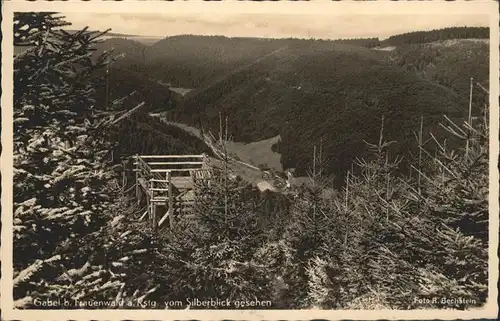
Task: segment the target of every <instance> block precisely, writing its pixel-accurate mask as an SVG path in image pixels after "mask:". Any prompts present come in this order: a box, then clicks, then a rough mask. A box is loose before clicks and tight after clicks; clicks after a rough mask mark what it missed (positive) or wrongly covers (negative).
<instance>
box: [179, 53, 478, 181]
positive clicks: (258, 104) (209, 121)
mask: <svg viewBox="0 0 500 321" xmlns="http://www.w3.org/2000/svg"><path fill="white" fill-rule="evenodd" d="M335 48H336V49H335V50H321V51H313V52H311V51H310V50H309V49H301V48H299V49H288V50H285V51H283V52H280V53H278V54H277V55H275V56H272V57H270V58H268V59H265V60H264V61H262V62H260V63H259V64H257V65H255V66H252V67H250V68H248V69H245V70H243V71H240V72H237V73H235V74H234V75H232V76H231V77H228V78H226V79H225V80H224V81H222V82H220V83H217V84H216V85H214V86H213V87H211V88H209V89H206V90H205V91H204V92H202V93H199V94H198V95H194V96H191V95H190V96H188V97H187V99H186V101H185V104H184V105H183V106H182V107H181V108H179V109H176V110H173V111H172V113H176V114H177V115H175V116H172V117H174V119H175V117H177V119H179V120H180V121H182V122H187V123H190V124H193V125H196V126H200V125H202V126H204V127H205V128H206V129H211V130H212V131H213V132H214V131H216V130H217V128H218V127H217V126H218V112H219V111H222V112H223V114H224V115H225V116H227V117H229V119H230V120H231V121H230V124H229V132H230V133H231V134H232V135H233V137H234V139H235V140H237V141H246V142H251V141H257V140H262V139H266V138H269V137H273V136H276V135H278V134H280V135H281V144H280V147H279V151H280V153H281V154H282V163H283V165H284V167H285V168H290V167H296V168H297V169H298V172H299V173H301V174H304V173H305V171H306V170H307V169H308V167H309V166H310V164H311V162H312V152H311V143H312V142H316V143H317V144H319V142H320V140H322V141H323V149H324V153H325V156H327V157H328V159H329V160H328V165H327V168H328V170H329V171H330V172H331V173H333V174H335V175H336V176H337V177H338V178H341V177H343V176H344V174H345V172H346V170H347V169H348V168H349V167H350V165H349V163H350V162H351V161H352V160H353V159H354V158H355V157H356V156H364V155H365V154H364V152H363V150H364V146H363V140H364V139H367V138H368V137H373V135H374V134H376V132H377V130H378V121H377V118H378V117H379V116H380V115H385V117H386V119H387V127H386V131H387V137H390V138H391V139H394V140H397V141H398V145H397V147H396V146H394V147H395V150H394V152H396V153H399V152H401V153H402V154H404V155H406V154H407V152H408V151H409V148H408V147H409V146H412V142H413V141H414V135H413V132H414V131H417V130H418V128H419V119H420V115H423V117H424V119H425V123H424V127H425V130H429V129H431V128H432V129H436V128H437V127H436V118H437V117H440V115H441V114H442V113H444V112H446V113H448V114H449V115H450V116H452V117H459V116H464V115H466V114H467V105H468V103H467V98H466V97H460V96H458V95H457V94H455V93H454V92H452V91H451V90H449V89H447V88H445V87H443V86H439V85H436V84H434V83H432V82H430V81H425V80H422V79H420V78H419V77H417V76H416V75H413V74H412V73H409V72H405V71H401V70H399V69H398V68H396V67H393V66H391V65H389V64H386V63H384V62H383V61H382V60H380V58H379V56H378V55H377V54H376V53H374V52H371V51H370V50H368V49H361V48H360V49H357V50H353V49H351V48H350V47H347V48H345V47H343V46H342V45H336V47H335ZM200 119H201V124H200V122H199V120H200ZM337 183H338V184H341V183H342V180H341V179H340V181H338V182H337Z"/></svg>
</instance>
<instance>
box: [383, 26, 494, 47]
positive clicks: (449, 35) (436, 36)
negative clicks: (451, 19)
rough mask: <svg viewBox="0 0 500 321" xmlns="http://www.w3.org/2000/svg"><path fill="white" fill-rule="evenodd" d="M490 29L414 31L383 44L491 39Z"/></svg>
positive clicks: (453, 28)
mask: <svg viewBox="0 0 500 321" xmlns="http://www.w3.org/2000/svg"><path fill="white" fill-rule="evenodd" d="M489 38H490V29H489V28H488V27H452V28H443V29H436V30H430V31H414V32H408V33H404V34H400V35H394V36H391V37H389V38H387V39H385V40H384V41H382V42H381V45H384V46H399V45H404V44H421V43H428V42H434V41H443V40H449V39H489Z"/></svg>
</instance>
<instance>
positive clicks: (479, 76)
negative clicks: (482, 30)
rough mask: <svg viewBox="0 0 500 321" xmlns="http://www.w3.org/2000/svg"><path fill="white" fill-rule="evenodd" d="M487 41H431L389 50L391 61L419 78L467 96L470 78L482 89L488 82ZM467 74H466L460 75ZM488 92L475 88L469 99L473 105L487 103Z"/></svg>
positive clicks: (486, 86)
mask: <svg viewBox="0 0 500 321" xmlns="http://www.w3.org/2000/svg"><path fill="white" fill-rule="evenodd" d="M489 50H490V47H489V43H488V42H481V41H469V40H454V41H442V42H437V43H432V44H417V45H404V46H398V47H397V48H396V49H395V50H393V51H391V52H390V55H389V59H390V61H391V62H393V63H394V64H396V65H397V66H400V67H402V68H404V69H405V70H408V71H410V72H414V73H416V74H417V75H419V76H420V77H422V78H424V79H427V80H430V81H433V82H435V83H437V84H440V85H442V86H445V87H447V88H450V89H452V90H453V91H454V92H455V93H457V94H459V95H461V96H463V97H468V95H469V91H470V78H471V77H472V78H474V83H477V82H478V83H480V84H481V85H482V86H484V87H485V88H488V84H489ZM464 75H468V77H464ZM487 97H488V94H487V93H486V92H485V91H483V90H481V89H479V88H477V89H475V90H474V91H473V101H474V102H475V103H476V106H475V107H476V112H477V108H478V106H479V107H482V106H483V105H484V103H486V102H487Z"/></svg>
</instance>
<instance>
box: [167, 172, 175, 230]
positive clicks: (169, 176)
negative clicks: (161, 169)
mask: <svg viewBox="0 0 500 321" xmlns="http://www.w3.org/2000/svg"><path fill="white" fill-rule="evenodd" d="M167 184H168V211H169V214H168V222H169V223H170V228H173V227H174V198H173V196H172V173H171V172H170V171H168V172H167Z"/></svg>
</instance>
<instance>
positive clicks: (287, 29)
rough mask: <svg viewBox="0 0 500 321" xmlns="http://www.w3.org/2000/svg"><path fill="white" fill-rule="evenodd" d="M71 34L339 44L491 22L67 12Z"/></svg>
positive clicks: (466, 17)
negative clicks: (87, 31) (82, 31)
mask: <svg viewBox="0 0 500 321" xmlns="http://www.w3.org/2000/svg"><path fill="white" fill-rule="evenodd" d="M62 14H63V15H64V16H65V17H66V20H68V21H69V22H71V23H73V26H72V27H71V28H75V29H80V28H83V27H85V26H89V27H90V28H91V29H93V30H105V29H108V28H111V29H112V32H116V33H123V34H131V35H141V36H150V37H166V36H174V35H182V34H194V35H224V36H228V37H266V38H269V37H270V38H287V37H294V38H311V37H312V38H318V39H338V38H356V37H379V38H381V39H383V38H386V37H389V36H391V35H395V34H400V33H405V32H410V31H420V30H432V29H438V28H444V27H453V26H488V19H489V18H488V16H485V15H478V14H475V15H472V14H453V15H452V14H425V15H422V14H420V15H408V14H398V15H394V14H393V15H390V14H377V15H373V14H363V15H360V14H357V15H352V14H350V15H332V14H303V15H297V14H279V13H278V14H275V13H273V14H266V13H253V14H249V13H232V12H220V13H216V14H214V13H213V12H210V13H203V12H201V13H200V12H190V13H161V14H160V13H96V12H92V13H89V12H66V13H62Z"/></svg>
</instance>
